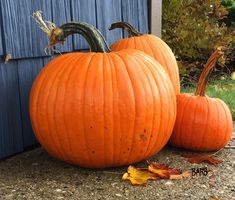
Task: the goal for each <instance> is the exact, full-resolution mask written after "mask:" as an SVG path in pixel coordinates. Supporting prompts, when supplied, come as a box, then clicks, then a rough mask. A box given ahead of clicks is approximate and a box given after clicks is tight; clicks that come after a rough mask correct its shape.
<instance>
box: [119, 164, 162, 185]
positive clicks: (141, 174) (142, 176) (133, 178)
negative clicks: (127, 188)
mask: <svg viewBox="0 0 235 200" xmlns="http://www.w3.org/2000/svg"><path fill="white" fill-rule="evenodd" d="M156 179H158V177H157V175H156V174H154V173H151V172H149V171H148V170H146V169H138V168H135V167H133V166H129V167H128V169H127V173H125V174H123V176H122V180H129V181H130V182H131V184H132V185H145V184H146V183H147V181H148V180H156Z"/></svg>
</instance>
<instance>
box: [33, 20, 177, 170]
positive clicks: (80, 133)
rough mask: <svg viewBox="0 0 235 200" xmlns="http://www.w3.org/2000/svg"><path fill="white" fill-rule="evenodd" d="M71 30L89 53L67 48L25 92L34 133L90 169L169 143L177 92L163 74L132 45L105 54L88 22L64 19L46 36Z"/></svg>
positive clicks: (58, 37)
mask: <svg viewBox="0 0 235 200" xmlns="http://www.w3.org/2000/svg"><path fill="white" fill-rule="evenodd" d="M73 33H80V34H82V35H83V36H84V37H85V38H86V40H87V41H88V43H89V44H90V49H91V52H89V53H79V52H77V53H68V54H65V55H61V56H59V57H57V58H55V59H54V60H52V61H51V62H49V63H48V64H47V65H46V66H45V67H44V69H43V70H42V71H41V72H40V74H39V75H38V77H37V78H36V80H35V82H34V84H33V87H32V90H31V95H30V117H31V122H32V126H33V129H34V132H35V134H36V137H37V138H38V140H39V142H40V143H41V144H42V146H43V147H44V148H45V149H46V150H47V151H48V152H49V153H50V154H51V155H53V156H55V157H57V158H59V159H61V160H64V161H67V162H69V163H72V164H76V165H80V166H82V167H90V168H104V167H113V166H121V165H128V164H131V163H135V162H138V161H141V160H143V159H146V158H148V157H150V156H152V155H154V154H155V153H157V152H158V151H160V149H162V148H163V146H164V145H165V144H166V143H167V142H168V140H169V138H170V135H171V133H172V130H173V126H174V122H175V118H176V97H175V94H174V90H173V87H172V84H171V81H170V79H169V78H168V76H167V74H166V72H165V71H164V70H163V69H162V67H161V66H160V65H159V64H158V63H157V62H156V61H155V60H154V59H152V58H151V57H149V56H147V55H145V54H144V53H142V52H140V51H137V50H123V51H117V52H110V50H109V48H108V46H107V44H106V42H105V40H104V38H103V36H102V35H101V33H100V32H99V31H98V30H97V29H96V28H95V27H93V26H90V25H88V24H86V23H67V24H65V25H62V26H61V27H60V28H57V29H56V30H55V31H54V32H53V34H52V35H51V43H53V44H55V43H57V42H63V41H64V40H65V38H66V37H67V36H68V35H70V34H73Z"/></svg>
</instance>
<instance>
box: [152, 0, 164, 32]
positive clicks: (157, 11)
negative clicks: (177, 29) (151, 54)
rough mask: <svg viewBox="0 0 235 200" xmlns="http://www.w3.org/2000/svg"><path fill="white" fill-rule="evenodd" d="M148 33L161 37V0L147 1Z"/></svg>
mask: <svg viewBox="0 0 235 200" xmlns="http://www.w3.org/2000/svg"><path fill="white" fill-rule="evenodd" d="M149 6H150V9H149V11H150V33H151V34H154V35H156V36H158V37H161V30H162V0H149Z"/></svg>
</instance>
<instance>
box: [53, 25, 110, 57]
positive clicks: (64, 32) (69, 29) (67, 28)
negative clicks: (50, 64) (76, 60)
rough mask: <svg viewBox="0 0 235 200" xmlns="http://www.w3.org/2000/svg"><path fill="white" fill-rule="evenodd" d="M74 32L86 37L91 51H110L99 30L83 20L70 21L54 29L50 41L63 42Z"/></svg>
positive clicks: (54, 42)
mask: <svg viewBox="0 0 235 200" xmlns="http://www.w3.org/2000/svg"><path fill="white" fill-rule="evenodd" d="M76 33H78V34H81V35H82V36H83V37H84V38H85V39H86V41H87V42H88V44H89V46H90V51H91V52H103V53H104V52H105V53H108V52H111V50H110V49H109V47H108V45H107V43H106V41H105V39H104V37H103V35H102V34H101V33H100V31H99V30H98V29H97V28H95V27H94V26H92V25H90V24H87V23H84V22H70V23H66V24H63V25H62V26H60V27H59V28H56V29H54V30H53V32H52V34H51V36H50V43H51V44H56V43H61V42H64V41H65V39H66V38H67V37H68V36H69V35H72V34H76Z"/></svg>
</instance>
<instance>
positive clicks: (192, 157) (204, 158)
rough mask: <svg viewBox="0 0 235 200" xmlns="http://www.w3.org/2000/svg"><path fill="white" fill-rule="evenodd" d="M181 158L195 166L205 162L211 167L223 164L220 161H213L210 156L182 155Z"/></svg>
mask: <svg viewBox="0 0 235 200" xmlns="http://www.w3.org/2000/svg"><path fill="white" fill-rule="evenodd" d="M182 156H183V157H184V158H187V160H188V161H189V162H190V163H196V164H200V163H202V162H207V163H209V164H212V165H218V164H219V163H221V162H223V161H222V160H218V159H215V158H213V157H212V156H210V155H195V154H183V155H182Z"/></svg>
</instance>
